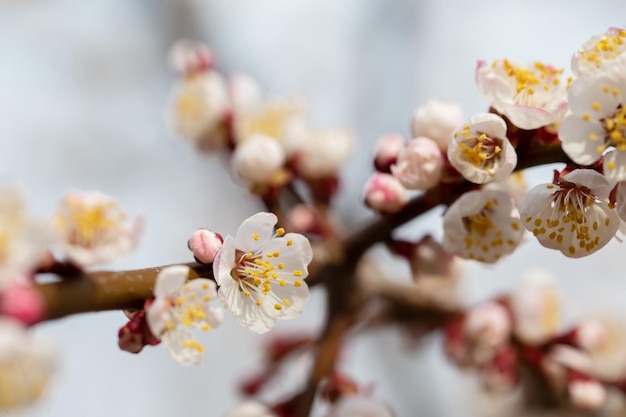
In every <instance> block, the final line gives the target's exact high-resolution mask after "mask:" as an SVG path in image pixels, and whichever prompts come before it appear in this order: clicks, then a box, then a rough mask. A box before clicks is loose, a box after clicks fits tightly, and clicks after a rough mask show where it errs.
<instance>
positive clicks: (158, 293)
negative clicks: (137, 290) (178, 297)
mask: <svg viewBox="0 0 626 417" xmlns="http://www.w3.org/2000/svg"><path fill="white" fill-rule="evenodd" d="M188 274H189V267H188V266H184V265H174V266H168V267H166V268H163V269H162V270H161V272H159V275H158V276H157V279H156V282H155V283H154V296H155V297H156V298H166V297H170V296H172V295H173V294H175V293H176V292H177V291H178V290H180V287H182V286H183V284H184V283H185V281H187V277H188Z"/></svg>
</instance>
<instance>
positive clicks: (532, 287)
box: [511, 268, 561, 345]
mask: <svg viewBox="0 0 626 417" xmlns="http://www.w3.org/2000/svg"><path fill="white" fill-rule="evenodd" d="M560 306H561V302H560V297H559V294H558V292H557V290H556V288H555V286H554V283H553V277H552V276H551V274H550V273H549V272H548V271H546V270H544V269H541V268H533V269H530V270H528V271H526V273H525V274H524V277H523V280H522V284H521V286H520V287H519V288H518V289H517V290H516V291H515V292H513V294H512V295H511V311H512V313H513V323H514V332H515V334H516V336H517V337H518V338H519V339H520V340H521V341H522V342H524V343H527V344H530V345H540V344H541V343H543V342H545V341H547V340H548V339H550V338H551V337H554V336H555V335H556V334H557V332H558V330H559V319H560Z"/></svg>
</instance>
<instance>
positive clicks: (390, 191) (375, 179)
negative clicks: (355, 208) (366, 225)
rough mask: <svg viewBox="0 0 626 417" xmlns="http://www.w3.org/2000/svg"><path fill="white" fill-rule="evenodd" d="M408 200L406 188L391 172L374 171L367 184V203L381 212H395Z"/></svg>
mask: <svg viewBox="0 0 626 417" xmlns="http://www.w3.org/2000/svg"><path fill="white" fill-rule="evenodd" d="M407 201H408V198H407V194H406V188H404V187H403V186H402V184H400V181H398V179H397V178H395V177H394V176H393V175H390V174H382V173H380V172H376V173H374V175H372V176H371V177H370V179H369V180H368V181H367V183H366V184H365V204H367V205H368V207H370V208H372V209H373V210H376V211H379V212H381V213H387V214H390V213H395V212H397V211H399V210H401V209H402V207H404V206H405V205H406V203H407Z"/></svg>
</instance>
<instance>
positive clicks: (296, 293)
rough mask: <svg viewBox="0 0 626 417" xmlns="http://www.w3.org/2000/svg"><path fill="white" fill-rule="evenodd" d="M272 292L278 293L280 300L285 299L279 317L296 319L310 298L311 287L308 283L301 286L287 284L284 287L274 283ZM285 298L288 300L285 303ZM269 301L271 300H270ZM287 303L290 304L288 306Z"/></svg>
mask: <svg viewBox="0 0 626 417" xmlns="http://www.w3.org/2000/svg"><path fill="white" fill-rule="evenodd" d="M272 293H274V295H276V296H277V297H278V298H279V299H280V300H283V303H282V305H283V309H282V310H281V312H280V313H281V314H280V316H279V318H281V319H295V318H296V317H298V316H300V315H301V314H302V311H303V310H304V306H305V305H306V303H307V301H308V300H309V287H308V286H307V285H306V284H304V283H303V284H302V285H301V286H299V287H296V286H294V285H293V284H287V285H285V286H284V287H281V286H280V285H277V284H276V283H273V284H272ZM284 300H288V303H285V302H284ZM268 302H269V301H268ZM287 304H289V305H288V306H287Z"/></svg>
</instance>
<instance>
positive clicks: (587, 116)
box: [583, 113, 591, 122]
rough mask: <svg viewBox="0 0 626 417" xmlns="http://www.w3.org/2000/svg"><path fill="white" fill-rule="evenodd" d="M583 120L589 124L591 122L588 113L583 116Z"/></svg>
mask: <svg viewBox="0 0 626 417" xmlns="http://www.w3.org/2000/svg"><path fill="white" fill-rule="evenodd" d="M583 120H584V121H586V122H588V121H589V120H591V116H589V114H588V113H585V114H583Z"/></svg>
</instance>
